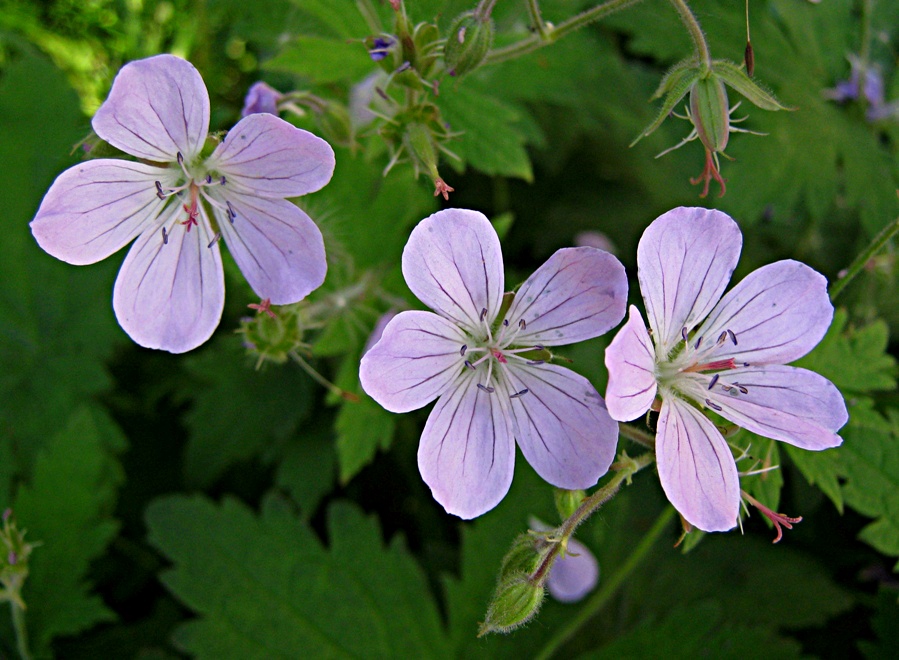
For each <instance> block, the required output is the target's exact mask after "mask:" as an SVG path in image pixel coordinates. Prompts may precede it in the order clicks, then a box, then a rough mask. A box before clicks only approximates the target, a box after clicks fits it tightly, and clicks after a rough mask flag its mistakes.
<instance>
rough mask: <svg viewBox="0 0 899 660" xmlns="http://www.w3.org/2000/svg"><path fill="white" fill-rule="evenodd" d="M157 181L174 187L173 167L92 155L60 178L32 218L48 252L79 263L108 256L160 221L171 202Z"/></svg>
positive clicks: (64, 259)
mask: <svg viewBox="0 0 899 660" xmlns="http://www.w3.org/2000/svg"><path fill="white" fill-rule="evenodd" d="M155 181H160V182H161V185H163V186H165V187H170V186H172V185H174V182H175V177H174V176H173V174H172V170H169V169H162V168H159V167H153V166H151V165H145V164H143V163H133V162H129V161H126V160H108V159H98V160H89V161H86V162H84V163H80V164H78V165H75V166H74V167H71V168H69V169H67V170H66V171H65V172H63V173H62V174H60V175H59V177H57V179H56V181H54V182H53V185H52V186H50V190H48V191H47V194H46V195H45V196H44V200H43V201H42V202H41V207H40V208H39V209H38V211H37V215H36V216H35V217H34V220H32V221H31V232H32V233H33V234H34V237H35V239H37V242H38V244H39V245H40V246H41V247H42V248H43V249H44V250H45V251H47V252H48V253H50V254H51V255H53V256H54V257H56V258H57V259H62V260H63V261H65V262H68V263H70V264H75V265H76V266H83V265H85V264H92V263H96V262H97V261H100V260H101V259H105V258H106V257H108V256H109V255H111V254H112V253H114V252H116V251H118V250H120V249H121V248H122V247H124V246H125V245H127V244H128V243H130V242H131V241H133V240H134V239H135V238H136V237H137V236H138V235H139V234H141V233H143V232H144V231H153V230H155V229H156V225H158V223H159V222H160V221H159V220H158V217H159V215H160V213H162V210H163V207H164V206H165V204H166V202H165V201H164V200H161V199H159V197H157V196H156V185H155Z"/></svg>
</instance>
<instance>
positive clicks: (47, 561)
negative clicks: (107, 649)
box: [14, 408, 125, 656]
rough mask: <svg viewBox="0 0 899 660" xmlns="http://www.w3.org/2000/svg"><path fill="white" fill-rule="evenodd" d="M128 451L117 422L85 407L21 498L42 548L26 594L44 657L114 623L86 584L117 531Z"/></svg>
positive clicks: (42, 459)
mask: <svg viewBox="0 0 899 660" xmlns="http://www.w3.org/2000/svg"><path fill="white" fill-rule="evenodd" d="M124 445H125V440H124V438H123V437H122V436H121V432H120V431H119V430H118V428H117V427H116V426H115V424H114V423H113V422H112V421H111V420H109V419H108V418H106V417H105V415H104V414H102V413H99V412H97V411H96V410H93V409H89V408H82V409H80V410H78V411H77V412H75V413H74V414H73V415H72V417H71V418H70V420H69V423H68V425H67V426H66V427H65V428H64V429H63V430H61V431H60V432H59V433H58V434H56V435H55V436H54V437H53V439H52V440H51V441H50V442H49V444H48V445H47V447H46V448H45V449H44V450H42V451H41V452H40V453H39V454H38V457H37V461H36V463H35V468H34V474H33V476H32V479H31V481H30V483H29V484H27V485H23V486H21V488H19V491H18V493H17V495H16V502H15V506H14V511H15V513H16V518H17V519H18V521H19V525H20V526H21V527H23V528H27V530H28V535H27V537H26V538H27V540H28V541H29V542H31V543H34V542H36V541H39V542H40V545H39V546H38V547H37V548H35V550H34V552H33V553H32V555H31V559H30V562H29V567H30V571H31V572H30V575H29V577H28V580H27V581H26V583H25V588H24V591H23V595H24V598H25V602H26V604H27V605H28V610H27V624H28V630H29V634H30V637H31V640H32V646H33V648H34V652H35V654H36V655H38V656H44V655H46V654H47V653H48V652H49V648H50V642H51V640H52V639H53V638H54V637H58V636H60V635H73V634H75V633H78V632H80V631H81V630H84V629H86V628H89V627H91V626H93V625H95V624H97V623H100V622H102V621H111V620H113V619H115V618H116V617H115V615H114V614H113V612H112V611H110V610H109V608H107V607H106V605H105V604H104V603H103V601H102V600H101V599H100V598H99V597H98V596H96V595H94V594H92V593H91V586H90V583H89V582H88V579H87V578H88V570H89V568H90V563H91V562H92V561H94V560H95V559H97V558H98V557H99V556H100V555H102V554H103V552H104V551H105V549H106V547H107V545H108V544H109V542H110V541H111V540H112V539H113V537H114V536H115V535H116V532H117V531H118V523H117V522H116V521H115V520H114V519H113V518H112V510H113V508H114V506H115V500H116V491H117V488H118V486H119V485H120V484H121V483H122V482H123V480H124V475H123V474H122V470H121V466H120V465H119V463H118V461H117V460H116V458H115V455H114V454H115V453H117V452H120V451H122V449H123V448H124Z"/></svg>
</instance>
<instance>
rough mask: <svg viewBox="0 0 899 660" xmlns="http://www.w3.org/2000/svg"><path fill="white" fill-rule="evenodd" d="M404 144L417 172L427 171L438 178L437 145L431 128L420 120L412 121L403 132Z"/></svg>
mask: <svg viewBox="0 0 899 660" xmlns="http://www.w3.org/2000/svg"><path fill="white" fill-rule="evenodd" d="M403 146H404V147H406V151H408V152H409V158H410V159H411V160H412V166H413V167H414V168H415V173H416V174H418V172H425V173H426V174H427V175H428V176H429V177H431V178H432V179H438V178H439V176H440V175H439V174H438V172H437V145H436V143H435V142H434V136H433V135H432V134H431V130H430V129H429V128H428V127H427V126H426V125H425V124H423V123H422V122H420V121H410V122H409V123H408V124H406V130H405V132H404V133H403Z"/></svg>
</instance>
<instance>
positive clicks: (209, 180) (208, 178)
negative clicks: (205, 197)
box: [206, 174, 212, 186]
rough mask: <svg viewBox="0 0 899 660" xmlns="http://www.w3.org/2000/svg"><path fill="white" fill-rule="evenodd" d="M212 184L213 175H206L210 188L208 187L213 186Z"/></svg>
mask: <svg viewBox="0 0 899 660" xmlns="http://www.w3.org/2000/svg"><path fill="white" fill-rule="evenodd" d="M211 184H212V175H211V174H207V175H206V185H207V186H208V185H211Z"/></svg>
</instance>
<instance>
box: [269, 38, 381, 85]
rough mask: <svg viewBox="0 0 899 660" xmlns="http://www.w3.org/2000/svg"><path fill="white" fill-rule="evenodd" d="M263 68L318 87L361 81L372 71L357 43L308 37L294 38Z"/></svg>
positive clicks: (365, 54)
mask: <svg viewBox="0 0 899 660" xmlns="http://www.w3.org/2000/svg"><path fill="white" fill-rule="evenodd" d="M263 66H264V68H265V69H268V70H269V71H281V72H285V73H293V74H297V75H300V76H305V77H306V78H309V79H310V80H311V81H312V82H315V83H320V84H324V83H332V82H337V81H340V80H348V81H354V80H360V79H361V78H363V77H365V75H366V74H368V73H369V72H370V71H372V70H373V68H374V64H373V63H372V61H371V58H370V57H369V56H368V52H367V51H366V50H365V46H364V45H363V44H361V43H359V42H358V41H356V42H348V41H341V40H337V39H326V38H323V37H310V36H300V37H297V38H296V39H294V40H293V41H292V42H291V43H290V44H288V45H287V46H286V47H285V48H284V49H283V50H282V51H281V52H280V53H279V54H278V55H277V56H275V57H274V58H272V59H270V60H268V61H267V62H266V63H265V64H264V65H263Z"/></svg>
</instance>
